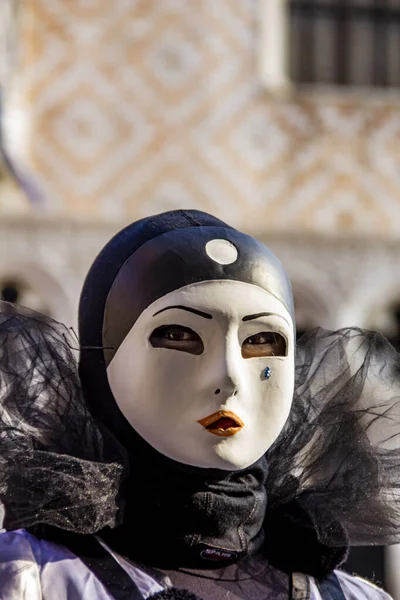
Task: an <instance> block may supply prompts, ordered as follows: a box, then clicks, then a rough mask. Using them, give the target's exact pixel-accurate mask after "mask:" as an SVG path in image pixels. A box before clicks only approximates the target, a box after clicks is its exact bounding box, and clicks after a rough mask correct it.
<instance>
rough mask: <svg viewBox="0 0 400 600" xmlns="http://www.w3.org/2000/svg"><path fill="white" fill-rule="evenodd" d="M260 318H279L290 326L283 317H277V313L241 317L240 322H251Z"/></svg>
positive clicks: (261, 313)
mask: <svg viewBox="0 0 400 600" xmlns="http://www.w3.org/2000/svg"><path fill="white" fill-rule="evenodd" d="M260 317H279V318H280V319H283V320H284V321H285V322H286V323H287V324H288V325H289V326H290V323H289V321H288V320H287V319H285V317H283V316H282V315H278V313H273V312H260V313H255V314H254V315H247V316H246V317H243V319H242V321H253V319H259V318H260Z"/></svg>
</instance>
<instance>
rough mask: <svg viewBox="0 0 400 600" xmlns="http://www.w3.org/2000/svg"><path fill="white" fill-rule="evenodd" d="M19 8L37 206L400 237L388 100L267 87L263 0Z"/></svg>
mask: <svg viewBox="0 0 400 600" xmlns="http://www.w3.org/2000/svg"><path fill="white" fill-rule="evenodd" d="M20 15H21V23H20V59H19V67H18V72H17V74H16V77H15V78H14V87H13V89H12V93H11V94H10V95H9V98H10V99H12V100H13V101H12V102H11V101H9V102H8V104H7V111H8V113H7V114H8V117H9V118H8V121H7V122H9V123H10V126H9V127H8V134H9V135H8V140H9V142H8V144H9V147H10V151H11V152H12V153H13V154H14V156H17V158H18V157H19V159H20V160H21V161H27V162H28V164H29V168H30V169H31V173H32V174H33V175H34V177H35V179H36V181H37V182H38V184H39V185H40V186H41V189H42V191H43V193H44V194H45V198H46V204H47V210H49V211H51V212H55V213H58V214H60V213H62V214H64V215H67V216H68V215H70V216H76V215H78V216H80V217H81V218H82V219H85V220H89V221H97V222H98V221H110V220H114V221H115V222H121V221H122V220H128V219H132V218H135V217H141V216H143V215H146V214H148V213H151V212H157V211H161V210H165V209H168V208H175V207H182V206H185V207H196V208H201V209H204V210H206V211H209V212H212V213H214V214H216V215H218V216H219V217H221V218H223V219H227V220H229V221H230V222H231V223H233V224H235V225H237V226H240V227H242V228H245V229H247V230H252V231H254V232H255V233H257V234H258V235H264V233H265V232H275V233H276V232H277V233H281V232H283V233H285V232H286V233H287V232H297V233H298V232H301V233H307V234H314V233H322V234H323V235H332V236H336V235H344V236H354V234H356V235H364V236H368V237H370V236H374V237H381V238H382V237H388V236H390V237H392V238H398V237H399V236H400V174H399V173H400V171H399V169H398V163H399V159H400V135H399V133H400V110H399V106H400V105H399V100H398V98H396V97H390V96H389V95H388V96H386V97H384V98H380V99H377V100H373V99H370V98H369V99H365V98H362V97H360V96H357V97H351V96H347V97H343V96H340V95H339V96H338V95H337V94H333V95H332V94H331V95H323V96H321V95H319V96H315V95H309V94H306V93H302V94H296V93H295V92H293V94H292V96H291V97H287V98H285V99H283V98H272V97H270V96H269V95H268V93H267V92H266V90H265V89H264V88H263V87H262V85H261V83H260V79H259V76H258V72H257V55H258V52H259V51H260V48H259V26H260V23H259V12H258V0H218V2H216V1H215V0H191V1H190V2H188V1H187V0H134V1H133V0H113V2H112V8H111V4H110V2H109V0H96V2H85V3H84V2H82V1H81V0H68V2H66V1H65V0H51V1H49V0H23V1H22V9H21V13H20ZM13 127H16V128H17V131H18V135H14V136H13V135H12V131H13Z"/></svg>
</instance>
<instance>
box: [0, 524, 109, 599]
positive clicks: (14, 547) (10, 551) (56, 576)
mask: <svg viewBox="0 0 400 600" xmlns="http://www.w3.org/2000/svg"><path fill="white" fill-rule="evenodd" d="M80 598H96V600H112V599H111V596H110V595H109V594H108V592H107V591H106V590H105V588H104V587H103V585H102V584H101V583H100V581H98V579H96V577H95V576H94V575H93V574H92V573H91V571H89V569H88V568H87V567H86V565H84V564H83V562H81V561H80V560H79V558H78V557H77V556H75V555H74V554H73V553H72V552H70V551H69V550H68V549H67V548H64V547H63V546H59V545H57V544H53V543H51V542H48V541H46V540H39V539H37V538H36V537H35V536H34V535H31V534H30V533H28V532H27V531H26V530H24V529H20V530H17V531H9V532H6V533H2V534H0V600H55V599H57V600H79V599H80Z"/></svg>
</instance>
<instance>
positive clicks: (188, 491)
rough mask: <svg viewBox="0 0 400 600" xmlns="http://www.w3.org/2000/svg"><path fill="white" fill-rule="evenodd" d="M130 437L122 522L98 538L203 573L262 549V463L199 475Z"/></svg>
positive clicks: (143, 558) (140, 556)
mask: <svg viewBox="0 0 400 600" xmlns="http://www.w3.org/2000/svg"><path fill="white" fill-rule="evenodd" d="M132 438H133V439H134V440H135V443H134V442H133V441H131V444H132V446H134V447H135V453H134V452H133V447H132V446H131V449H130V452H129V454H130V456H131V472H130V475H129V477H128V478H127V480H126V482H125V484H124V489H123V490H122V495H123V497H124V498H125V511H124V520H123V524H122V525H121V526H120V527H118V528H116V529H114V530H109V529H106V530H103V531H102V532H101V536H102V537H103V539H104V540H105V542H106V543H107V544H108V545H109V546H110V547H111V548H113V549H114V550H116V551H117V552H119V553H120V554H122V555H124V556H128V557H129V558H131V559H132V560H134V561H139V562H143V563H146V564H150V565H153V566H157V567H164V568H168V567H171V568H173V567H175V566H179V567H193V568H196V567H199V568H203V569H204V568H215V566H216V564H217V563H219V564H228V563H229V562H235V561H237V560H238V559H240V558H241V557H243V556H245V555H247V554H249V553H253V552H255V551H257V550H258V549H260V547H261V546H262V545H263V541H264V533H263V520H264V516H265V511H266V502H267V498H266V485H265V483H266V477H267V462H266V459H265V458H262V459H260V460H259V461H258V462H257V463H255V464H254V465H253V466H251V467H249V468H247V469H245V470H243V471H237V472H228V471H220V470H216V469H215V470H214V469H200V468H195V467H188V466H186V465H183V464H180V463H177V462H175V461H172V460H170V459H168V458H166V457H165V456H163V455H161V454H160V453H158V452H156V451H155V450H154V449H153V448H151V447H150V446H149V445H148V444H146V442H144V441H143V440H142V439H141V438H139V436H138V435H137V434H135V433H134V434H133V436H132ZM135 455H136V459H135V458H133V459H132V457H133V456H135ZM133 539H134V540H135V543H134V544H132V540H133Z"/></svg>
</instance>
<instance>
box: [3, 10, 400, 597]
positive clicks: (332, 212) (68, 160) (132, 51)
mask: <svg viewBox="0 0 400 600" xmlns="http://www.w3.org/2000/svg"><path fill="white" fill-rule="evenodd" d="M0 44H1V53H0V83H1V111H2V128H1V148H2V164H1V172H0V297H2V298H3V299H6V300H12V301H17V302H20V303H22V304H25V305H28V306H31V307H34V308H36V309H38V310H41V311H45V312H47V313H48V314H50V315H52V316H54V317H55V318H56V319H59V320H61V321H63V322H65V323H66V324H68V325H72V326H74V325H75V324H76V313H77V303H78V298H79V292H80V288H81V285H82V282H83V278H84V276H85V274H86V272H87V270H88V268H89V266H90V263H91V261H92V260H93V258H94V256H95V255H96V253H97V252H98V251H99V249H100V248H101V247H102V245H103V244H104V243H105V242H106V241H107V240H108V239H109V237H110V236H111V235H112V234H113V233H114V232H115V231H117V230H118V229H119V228H120V227H121V226H123V225H125V224H127V223H128V222H130V221H132V220H134V219H137V218H140V217H143V216H145V215H148V214H150V213H154V212H161V211H163V210H168V209H172V208H182V207H184V208H199V209H202V210H205V211H208V212H211V213H213V214H215V215H216V216H218V217H220V218H221V219H224V220H227V221H228V222H229V223H231V224H232V225H234V226H237V227H239V228H240V229H243V230H245V231H247V232H248V233H250V234H252V235H254V236H256V237H258V238H259V239H260V240H262V241H264V242H265V243H267V244H268V245H269V246H270V247H271V248H272V249H273V250H274V251H275V252H276V253H277V254H278V256H279V257H280V258H281V260H282V261H283V263H284V265H285V267H286V269H287V271H288V273H289V276H290V278H291V280H292V282H293V287H294V293H295V300H296V309H297V318H298V328H299V331H300V332H302V331H304V330H306V329H308V328H310V327H313V326H315V325H322V326H324V327H326V328H338V327H342V326H346V325H359V326H362V327H366V328H373V329H378V330H380V331H382V332H383V333H384V334H385V335H387V336H388V337H389V338H390V339H391V340H392V341H393V343H395V344H397V345H398V344H399V335H400V260H399V257H400V168H399V164H400V93H399V85H400V0H291V1H290V0H191V1H190V2H189V1H188V0H113V2H109V1H107V0H68V1H65V0H0ZM396 551H397V550H396V549H392V550H391V551H390V552H389V551H386V552H384V551H383V549H377V550H374V551H373V550H368V551H367V550H366V551H358V552H356V553H354V556H353V557H352V560H354V561H355V563H354V565H355V566H354V565H350V568H353V566H354V568H356V569H357V570H358V571H359V572H363V573H366V574H368V575H369V576H371V577H372V576H373V575H375V577H376V579H377V580H378V581H381V582H382V581H383V580H384V579H385V582H386V583H387V585H388V586H389V587H390V588H391V590H392V593H394V594H395V597H396V598H398V599H399V598H400V583H397V582H396V577H395V569H394V568H393V566H392V565H393V564H395V562H396ZM360 557H361V558H360ZM399 558H400V557H399ZM385 561H386V562H385ZM393 561H394V562H393ZM385 565H386V568H385ZM396 585H397V586H398V587H397V588H396ZM396 590H397V591H396Z"/></svg>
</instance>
